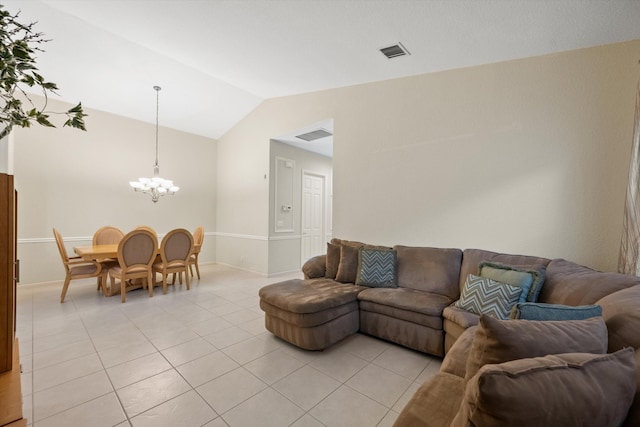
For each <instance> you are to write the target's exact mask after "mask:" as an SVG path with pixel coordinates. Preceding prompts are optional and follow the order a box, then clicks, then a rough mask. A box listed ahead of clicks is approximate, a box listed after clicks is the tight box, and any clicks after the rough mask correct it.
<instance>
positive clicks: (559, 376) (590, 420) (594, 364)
mask: <svg viewBox="0 0 640 427" xmlns="http://www.w3.org/2000/svg"><path fill="white" fill-rule="evenodd" d="M635 376H636V366H635V360H634V354H633V350H632V349H630V348H628V349H624V350H620V351H618V352H616V353H613V354H605V355H597V354H586V353H573V354H558V355H549V356H546V357H538V358H527V359H520V360H514V361H511V362H506V363H501V364H497V365H486V366H484V367H483V368H482V369H480V371H479V372H478V373H477V375H475V376H474V377H473V378H472V379H471V381H470V382H469V383H468V384H467V385H466V388H465V393H464V398H463V400H462V404H461V405H460V410H459V412H458V413H457V415H456V417H455V418H454V420H453V422H452V423H451V425H452V426H468V425H474V426H492V427H499V426H505V427H506V426H509V427H511V426H519V427H526V426H532V427H534V426H535V427H538V426H568V425H580V426H594V427H596V426H598V427H599V426H617V425H620V424H621V423H622V422H623V421H624V419H625V417H626V415H627V411H628V410H629V407H630V405H631V401H632V399H633V395H634V392H635Z"/></svg>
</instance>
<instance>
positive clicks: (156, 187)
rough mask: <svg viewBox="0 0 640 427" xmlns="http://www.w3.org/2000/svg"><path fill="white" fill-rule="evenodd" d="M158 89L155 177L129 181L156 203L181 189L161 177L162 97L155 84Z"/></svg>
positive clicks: (134, 187)
mask: <svg viewBox="0 0 640 427" xmlns="http://www.w3.org/2000/svg"><path fill="white" fill-rule="evenodd" d="M153 89H154V90H155V91H156V163H155V165H153V178H138V180H137V181H129V185H130V186H131V188H133V189H134V190H135V191H140V192H142V193H144V194H148V195H150V196H151V200H152V201H153V203H156V202H157V201H158V199H159V198H160V196H165V195H167V194H168V195H173V194H176V193H177V192H178V190H180V187H176V186H175V185H173V181H171V180H170V179H164V178H160V166H159V165H158V104H159V98H160V89H161V88H160V86H154V87H153Z"/></svg>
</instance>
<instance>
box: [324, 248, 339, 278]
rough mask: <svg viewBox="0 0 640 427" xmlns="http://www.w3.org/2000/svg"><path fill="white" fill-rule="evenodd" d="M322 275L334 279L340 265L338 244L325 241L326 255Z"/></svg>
mask: <svg viewBox="0 0 640 427" xmlns="http://www.w3.org/2000/svg"><path fill="white" fill-rule="evenodd" d="M326 258H327V259H326V267H325V272H324V277H326V278H327V279H335V278H336V275H337V274H338V266H339V265H340V245H339V244H337V243H331V242H327V257H326Z"/></svg>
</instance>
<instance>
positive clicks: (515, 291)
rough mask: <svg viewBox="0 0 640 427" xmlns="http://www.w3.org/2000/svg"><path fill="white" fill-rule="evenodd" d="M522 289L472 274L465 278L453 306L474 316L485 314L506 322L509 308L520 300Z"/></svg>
mask: <svg viewBox="0 0 640 427" xmlns="http://www.w3.org/2000/svg"><path fill="white" fill-rule="evenodd" d="M521 293H522V288H520V287H518V286H512V285H507V284H506V283H500V282H496V281H495V280H491V279H488V278H486V277H478V276H474V275H473V274H469V275H468V276H467V280H466V282H465V283H464V288H463V289H462V295H460V299H459V300H458V301H456V303H455V306H456V307H458V308H461V309H463V310H467V311H470V312H472V313H475V314H486V315H489V316H493V317H496V318H498V319H502V320H507V319H508V318H509V312H510V311H511V308H512V307H513V306H514V305H515V304H516V303H517V302H518V300H519V299H520V294H521Z"/></svg>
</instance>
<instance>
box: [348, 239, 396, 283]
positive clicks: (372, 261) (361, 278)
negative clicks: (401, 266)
mask: <svg viewBox="0 0 640 427" xmlns="http://www.w3.org/2000/svg"><path fill="white" fill-rule="evenodd" d="M356 285H360V286H369V287H372V288H397V287H398V284H397V277H396V251H395V250H394V249H374V248H367V247H361V248H360V250H359V251H358V274H357V276H356Z"/></svg>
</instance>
